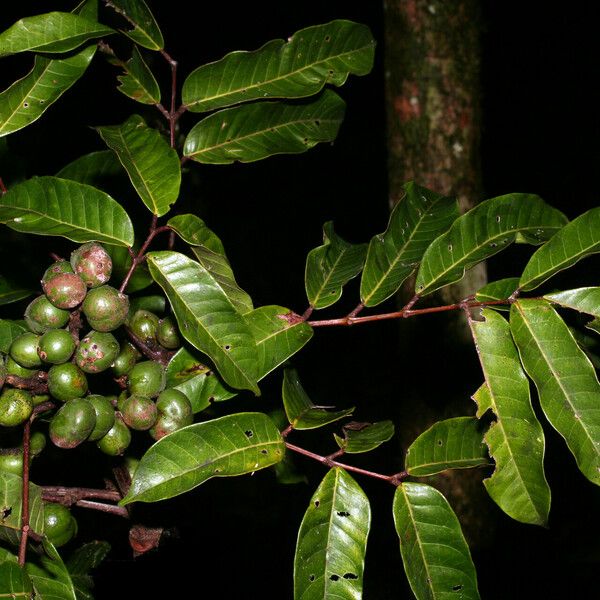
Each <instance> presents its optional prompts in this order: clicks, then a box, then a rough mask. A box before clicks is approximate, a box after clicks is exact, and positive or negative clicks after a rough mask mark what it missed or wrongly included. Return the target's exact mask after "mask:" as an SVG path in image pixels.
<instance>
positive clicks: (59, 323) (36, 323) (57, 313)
mask: <svg viewBox="0 0 600 600" xmlns="http://www.w3.org/2000/svg"><path fill="white" fill-rule="evenodd" d="M69 316H70V313H69V311H68V310H63V309H62V308H57V307H56V306H54V304H52V303H51V302H50V301H49V300H48V298H46V296H38V297H37V298H35V300H32V301H31V302H30V303H29V306H27V308H26V309H25V322H26V323H27V327H29V329H30V330H31V331H33V333H45V332H46V331H48V329H58V328H60V327H64V326H65V325H66V324H67V323H68V322H69Z"/></svg>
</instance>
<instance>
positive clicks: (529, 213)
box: [415, 194, 567, 296]
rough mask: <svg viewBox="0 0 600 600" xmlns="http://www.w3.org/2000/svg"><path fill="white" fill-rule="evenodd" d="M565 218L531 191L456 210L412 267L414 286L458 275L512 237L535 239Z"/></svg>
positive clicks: (431, 285)
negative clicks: (459, 212)
mask: <svg viewBox="0 0 600 600" xmlns="http://www.w3.org/2000/svg"><path fill="white" fill-rule="evenodd" d="M566 222H567V219H566V217H565V216H564V215H563V214H562V213H561V212H560V211H558V210H556V209H555V208H552V207H551V206H548V205H547V204H546V203H545V202H544V201H543V200H542V199H541V198H540V197H539V196H535V195H533V194H507V195H506V196H498V197H497V198H492V199H490V200H486V201H485V202H482V203H481V204H478V205H477V206H475V207H474V208H472V209H471V210H470V211H469V212H467V213H466V214H464V215H462V216H461V217H459V218H458V219H456V221H454V223H453V224H452V226H451V227H450V229H449V230H448V231H447V232H446V233H445V234H444V235H442V236H440V237H439V238H437V239H436V240H435V241H434V242H433V243H432V244H431V245H430V246H429V248H427V250H426V252H425V255H424V256H423V260H422V261H421V266H420V268H419V271H418V273H417V281H416V284H415V289H416V292H417V293H418V294H420V295H422V296H423V295H425V294H430V293H431V292H434V291H435V290H437V289H439V288H441V287H443V286H445V285H449V284H451V283H454V282H455V281H459V280H460V279H462V277H463V275H464V273H465V269H469V268H470V267H473V266H475V265H476V264H477V263H479V262H481V261H483V260H485V259H487V258H489V257H490V256H493V255H494V254H497V253H498V252H500V251H501V250H503V249H504V248H506V247H507V246H508V245H510V244H511V243H512V242H514V241H517V236H519V240H520V241H524V242H528V243H530V244H540V243H542V242H543V241H545V240H547V239H549V238H551V237H552V236H553V235H554V234H555V233H556V232H557V231H558V230H559V229H560V228H561V227H563V225H564V224H565V223H566Z"/></svg>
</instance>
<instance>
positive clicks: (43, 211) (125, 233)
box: [0, 177, 133, 246]
mask: <svg viewBox="0 0 600 600" xmlns="http://www.w3.org/2000/svg"><path fill="white" fill-rule="evenodd" d="M0 223H6V224H7V225H8V226H9V227H10V228H11V229H14V230H16V231H22V232H24V233H35V234H38V235H60V236H63V237H66V238H68V239H70V240H73V241H74V242H89V241H92V240H96V241H98V242H104V243H106V244H115V245H122V246H131V245H132V244H133V225H132V223H131V220H130V219H129V216H128V215H127V213H126V212H125V210H124V209H123V207H122V206H121V205H120V204H118V203H117V202H115V200H113V199H112V198H111V197H110V196H109V195H108V194H105V193H104V192H101V191H100V190H98V189H96V188H94V187H92V186H90V185H86V184H83V183H78V182H76V181H70V180H67V179H59V178H57V177H33V178H32V179H28V180H27V181H24V182H23V183H19V184H18V185H16V186H14V187H13V188H11V189H10V190H9V191H8V192H7V193H6V194H4V196H1V197H0Z"/></svg>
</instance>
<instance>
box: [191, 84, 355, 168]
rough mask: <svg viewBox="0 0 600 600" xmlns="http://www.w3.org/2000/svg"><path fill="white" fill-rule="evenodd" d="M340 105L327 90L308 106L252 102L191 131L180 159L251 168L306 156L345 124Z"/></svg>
mask: <svg viewBox="0 0 600 600" xmlns="http://www.w3.org/2000/svg"><path fill="white" fill-rule="evenodd" d="M345 107H346V105H345V103H344V101H343V100H342V99H341V98H340V97H339V96H338V95H337V94H335V93H334V92H332V91H330V90H326V91H325V92H323V94H322V95H321V96H319V98H317V99H316V100H313V101H312V102H308V103H302V104H290V103H288V102H256V103H253V104H244V105H241V106H236V107H234V108H226V109H224V110H221V111H219V112H216V113H214V114H212V115H210V116H208V117H206V118H205V119H203V120H202V121H200V122H199V123H197V124H196V125H194V127H192V129H191V131H190V132H189V133H188V136H187V138H186V140H185V144H184V149H183V151H184V155H185V156H187V157H189V158H191V159H192V160H195V161H197V162H201V163H210V164H222V165H226V164H230V163H232V162H234V161H236V160H237V161H240V162H253V161H256V160H261V159H263V158H267V157H268V156H272V155H274V154H297V153H299V152H305V151H306V150H308V149H309V148H312V147H313V146H315V145H316V144H318V143H319V142H331V141H333V140H334V139H335V138H336V136H337V133H338V129H339V128H340V125H341V123H342V120H343V118H344V111H345Z"/></svg>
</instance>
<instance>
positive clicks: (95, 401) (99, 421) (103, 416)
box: [86, 394, 115, 442]
mask: <svg viewBox="0 0 600 600" xmlns="http://www.w3.org/2000/svg"><path fill="white" fill-rule="evenodd" d="M86 400H87V401H88V402H89V403H90V404H91V405H92V407H93V408H94V411H95V412H96V425H95V426H94V429H93V430H92V433H90V435H89V436H88V440H89V441H90V442H96V441H98V440H99V439H100V438H101V437H104V436H105V435H106V434H107V433H108V431H109V430H110V429H111V428H112V426H113V425H114V424H115V409H114V407H113V405H112V402H111V401H110V400H109V399H108V398H107V397H106V396H99V395H97V394H93V395H91V396H88V397H87V398H86Z"/></svg>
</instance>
